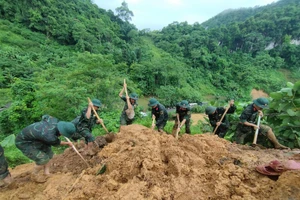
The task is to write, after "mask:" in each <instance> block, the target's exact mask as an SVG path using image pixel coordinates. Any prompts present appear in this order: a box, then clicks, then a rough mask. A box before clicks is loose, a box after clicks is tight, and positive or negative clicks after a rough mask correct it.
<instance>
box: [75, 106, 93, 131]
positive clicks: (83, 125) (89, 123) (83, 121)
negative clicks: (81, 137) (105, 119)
mask: <svg viewBox="0 0 300 200" xmlns="http://www.w3.org/2000/svg"><path fill="white" fill-rule="evenodd" d="M86 111H87V108H85V109H83V110H82V112H81V116H80V119H79V122H78V124H77V127H76V128H77V129H78V130H79V131H80V130H82V129H88V130H89V131H92V128H93V127H94V125H95V124H96V122H97V117H96V116H95V115H94V112H93V110H91V117H90V118H89V119H88V118H87V117H86Z"/></svg>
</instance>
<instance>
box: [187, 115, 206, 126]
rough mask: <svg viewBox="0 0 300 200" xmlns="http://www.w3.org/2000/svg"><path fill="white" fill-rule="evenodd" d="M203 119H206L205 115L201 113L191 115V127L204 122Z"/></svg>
mask: <svg viewBox="0 0 300 200" xmlns="http://www.w3.org/2000/svg"><path fill="white" fill-rule="evenodd" d="M204 117H206V118H208V117H207V115H206V114H203V113H193V114H192V116H191V119H192V121H193V123H192V125H197V123H198V121H199V120H200V121H203V122H205V119H204Z"/></svg>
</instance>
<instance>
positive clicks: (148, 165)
mask: <svg viewBox="0 0 300 200" xmlns="http://www.w3.org/2000/svg"><path fill="white" fill-rule="evenodd" d="M77 148H80V147H79V146H77ZM97 151H98V152H97V153H96V154H95V155H94V156H85V159H86V160H87V161H88V163H89V165H90V166H91V167H87V166H86V164H85V163H84V162H83V161H82V160H81V159H80V157H79V156H78V155H76V154H75V153H74V151H73V150H72V149H67V150H66V151H65V153H63V154H61V155H57V156H55V158H54V159H53V160H52V161H51V162H52V167H51V173H52V176H51V177H50V178H48V180H47V181H46V182H45V183H36V182H33V181H31V179H30V173H31V171H32V169H33V164H26V165H20V166H18V167H16V168H15V169H13V170H11V173H12V175H13V177H14V178H15V180H16V181H15V183H14V184H13V185H11V186H10V187H9V188H5V189H0V199H1V200H8V199H12V200H16V199H31V200H41V199H43V200H44V199H55V200H57V199H80V200H88V199H89V200H94V199H99V200H117V199H118V200H119V199H122V200H133V199H136V200H140V199H151V200H152V199H159V200H160V199H165V200H171V199H176V200H198V199H199V200H202V199H203V200H207V199H212V200H213V199H215V200H222V199H224V200H227V199H241V200H242V199H247V200H252V199H259V200H261V199H266V200H267V199H273V200H276V199H278V200H279V199H280V200H285V199H286V200H296V199H299V197H300V171H287V172H284V173H283V174H282V175H281V176H279V179H278V180H277V181H275V180H272V179H271V178H269V177H267V176H264V175H261V174H259V173H257V172H256V171H255V166H257V165H259V164H264V163H269V162H270V161H271V160H274V159H278V160H281V161H283V160H287V159H288V157H290V156H293V155H295V154H297V155H298V153H299V152H300V151H299V150H298V151H296V150H293V151H291V150H284V151H283V150H274V149H267V150H261V149H258V148H257V149H256V148H252V147H248V146H240V145H236V144H231V143H230V142H228V141H226V140H224V139H220V138H218V137H217V136H211V135H208V134H201V135H182V136H181V137H180V138H179V140H176V139H175V138H174V137H173V136H171V135H167V134H160V133H158V132H156V131H152V130H151V129H149V128H147V127H144V126H141V125H130V126H127V127H125V128H124V129H123V130H122V132H120V133H117V134H116V135H115V138H114V140H113V141H112V142H111V143H109V144H108V145H107V146H105V147H104V148H103V149H102V150H101V149H99V148H98V150H97ZM103 164H106V167H107V168H106V171H105V172H104V173H103V174H99V175H96V174H97V172H98V171H99V169H101V166H103Z"/></svg>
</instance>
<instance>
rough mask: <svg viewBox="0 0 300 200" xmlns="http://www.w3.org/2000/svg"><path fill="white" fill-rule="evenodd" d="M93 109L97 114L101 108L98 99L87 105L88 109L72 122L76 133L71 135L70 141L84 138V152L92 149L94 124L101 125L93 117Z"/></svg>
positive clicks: (100, 121) (99, 121)
mask: <svg viewBox="0 0 300 200" xmlns="http://www.w3.org/2000/svg"><path fill="white" fill-rule="evenodd" d="M93 107H94V109H95V111H96V112H97V110H98V109H99V108H100V107H101V101H100V100H99V99H93V100H92V101H91V102H90V103H89V104H88V107H87V108H85V109H83V110H82V111H81V115H80V116H78V117H76V118H75V119H74V120H73V121H72V122H73V123H74V125H75V127H76V133H75V134H74V135H73V137H72V139H73V140H78V139H80V138H84V139H85V143H86V147H85V150H91V149H93V142H94V141H95V137H94V136H93V135H92V129H93V127H94V125H95V124H100V123H102V120H101V119H100V120H98V119H97V117H96V116H95V115H94V112H93V110H92V108H93ZM90 153H91V152H90Z"/></svg>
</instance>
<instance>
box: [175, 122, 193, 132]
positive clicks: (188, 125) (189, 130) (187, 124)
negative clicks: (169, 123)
mask: <svg viewBox="0 0 300 200" xmlns="http://www.w3.org/2000/svg"><path fill="white" fill-rule="evenodd" d="M179 121H180V122H182V121H183V119H179ZM184 125H185V132H186V133H187V134H191V124H190V120H186V121H185V123H184ZM177 128H178V120H177V119H176V120H175V124H174V126H173V131H172V132H174V131H175V130H176V129H177Z"/></svg>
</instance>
